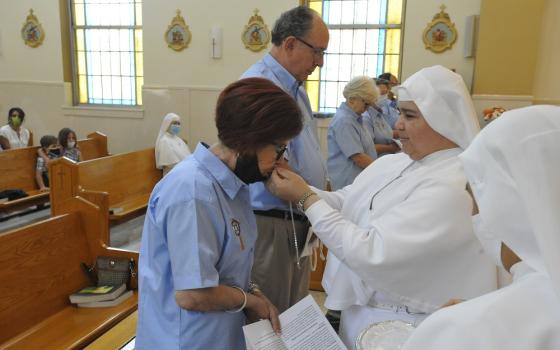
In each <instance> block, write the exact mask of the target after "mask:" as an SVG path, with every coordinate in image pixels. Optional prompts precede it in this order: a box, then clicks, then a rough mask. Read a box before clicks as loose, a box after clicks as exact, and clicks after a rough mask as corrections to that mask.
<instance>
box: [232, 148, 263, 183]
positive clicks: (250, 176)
mask: <svg viewBox="0 0 560 350" xmlns="http://www.w3.org/2000/svg"><path fill="white" fill-rule="evenodd" d="M233 173H234V174H235V175H237V177H238V178H239V179H241V181H243V182H244V183H246V184H252V183H254V182H259V181H265V180H267V179H268V176H264V175H263V174H261V171H260V170H259V160H258V159H257V155H256V154H255V155H245V156H239V157H237V162H236V163H235V169H234V170H233Z"/></svg>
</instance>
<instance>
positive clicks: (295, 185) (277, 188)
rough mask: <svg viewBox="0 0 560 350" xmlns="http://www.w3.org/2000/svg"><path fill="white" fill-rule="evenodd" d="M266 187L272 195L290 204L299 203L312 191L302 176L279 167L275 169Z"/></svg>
mask: <svg viewBox="0 0 560 350" xmlns="http://www.w3.org/2000/svg"><path fill="white" fill-rule="evenodd" d="M266 186H267V188H268V190H269V191H270V193H272V194H273V195H275V196H277V197H279V198H281V199H283V200H286V201H290V202H297V201H298V200H299V199H300V198H301V197H303V195H304V194H305V193H306V192H308V191H309V190H310V188H309V186H308V185H307V183H305V180H304V179H303V178H302V177H301V176H299V175H298V174H296V173H294V172H292V171H290V170H286V169H283V168H279V167H277V168H276V169H274V171H273V172H272V175H271V176H270V179H269V180H268V181H267V183H266Z"/></svg>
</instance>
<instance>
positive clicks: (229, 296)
mask: <svg viewBox="0 0 560 350" xmlns="http://www.w3.org/2000/svg"><path fill="white" fill-rule="evenodd" d="M215 121H216V128H217V130H218V139H219V142H218V143H217V144H214V145H213V146H208V145H206V144H204V143H201V144H199V145H198V146H197V148H196V150H195V152H194V154H193V155H192V156H191V157H189V158H187V159H185V161H183V162H181V163H180V164H178V165H177V166H176V167H175V169H174V170H173V171H172V172H170V173H169V174H168V175H167V176H165V177H164V178H163V179H162V180H161V181H160V182H159V183H158V184H157V185H156V187H155V188H154V190H153V192H152V195H151V197H150V202H149V205H148V210H147V213H146V221H145V223H144V231H143V236H142V245H141V250H140V267H139V271H140V301H139V304H138V310H139V316H138V329H137V332H136V334H137V338H136V349H138V350H143V349H245V340H244V336H243V330H242V327H243V325H245V324H246V322H247V317H248V318H249V321H255V320H258V319H269V320H270V321H271V322H272V327H273V329H274V330H275V331H279V330H280V325H279V320H278V311H277V309H276V307H274V306H273V305H272V304H271V303H270V301H269V300H268V299H267V298H266V297H265V296H264V295H263V294H262V293H261V292H260V291H259V290H258V289H257V288H256V287H255V286H254V285H252V284H251V283H250V281H249V278H250V275H251V267H252V265H253V251H254V245H255V241H256V238H257V226H256V222H255V215H254V214H253V210H252V207H251V201H250V195H249V184H251V183H254V182H259V181H264V180H265V179H267V178H268V176H269V175H270V173H271V172H272V171H273V169H274V168H275V167H276V166H277V164H278V163H279V161H280V158H282V155H283V153H284V151H285V150H286V144H287V142H288V141H289V140H290V139H291V138H293V137H295V136H296V135H298V134H299V132H300V131H301V129H302V116H301V112H300V110H299V107H298V106H297V104H296V102H295V101H294V100H293V98H291V97H290V96H289V95H288V94H286V93H285V92H284V91H283V90H282V89H280V88H279V87H277V86H276V85H274V84H273V83H272V82H270V81H269V80H266V79H261V78H249V79H242V80H239V81H237V82H235V83H232V84H230V85H229V86H228V87H226V88H225V90H224V91H222V93H221V94H220V96H219V98H218V102H217V106H216V119H215Z"/></svg>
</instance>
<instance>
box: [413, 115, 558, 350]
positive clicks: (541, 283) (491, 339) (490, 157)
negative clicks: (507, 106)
mask: <svg viewBox="0 0 560 350" xmlns="http://www.w3.org/2000/svg"><path fill="white" fill-rule="evenodd" d="M559 139H560V108H559V107H553V106H533V107H528V108H523V109H519V110H513V111H509V112H506V113H504V114H503V115H502V117H500V118H499V119H498V120H496V121H494V122H492V124H490V125H489V126H487V127H486V128H485V129H484V130H483V131H482V132H481V133H480V135H479V137H477V138H476V139H475V140H474V141H473V144H472V145H471V147H469V148H468V149H467V151H465V152H464V154H463V155H461V160H462V161H463V163H464V167H465V171H466V173H467V176H468V179H469V182H470V183H471V187H472V189H473V194H474V196H475V198H476V200H477V203H478V206H479V210H480V214H479V215H481V219H482V221H483V226H484V227H485V231H486V234H488V232H492V233H493V235H494V237H492V238H494V239H497V240H499V241H503V242H504V243H505V244H506V245H507V246H508V247H510V249H511V250H512V251H513V252H515V253H516V254H517V255H518V256H519V257H520V258H521V259H522V260H523V261H522V262H520V263H517V264H516V265H514V266H513V267H512V268H511V272H512V274H513V276H514V281H513V283H512V284H511V285H509V286H507V287H505V288H503V289H500V290H498V291H495V292H492V293H490V294H487V295H484V296H481V297H478V298H475V299H473V300H469V301H466V302H463V303H461V304H458V305H455V306H452V307H448V308H444V309H442V310H440V311H438V312H436V313H434V314H433V315H432V316H430V317H429V318H427V319H426V320H425V321H424V322H423V323H422V324H421V325H420V327H419V328H418V329H417V330H416V331H415V332H414V333H413V334H412V336H411V338H410V339H409V340H408V341H407V343H406V344H405V347H404V349H406V350H423V349H430V350H444V349H445V350H447V349H456V350H471V349H477V350H491V349H508V350H526V349H539V350H556V349H560V234H559V233H560V217H559V215H558V214H559V213H560V182H559V181H558V179H560V161H559V159H560V145H559V144H558V140H559ZM486 238H488V237H486Z"/></svg>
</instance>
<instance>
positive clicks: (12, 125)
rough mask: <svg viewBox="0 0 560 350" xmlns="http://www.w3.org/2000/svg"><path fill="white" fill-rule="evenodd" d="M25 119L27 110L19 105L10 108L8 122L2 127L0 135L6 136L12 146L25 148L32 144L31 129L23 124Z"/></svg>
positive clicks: (13, 147)
mask: <svg viewBox="0 0 560 350" xmlns="http://www.w3.org/2000/svg"><path fill="white" fill-rule="evenodd" d="M24 119H25V112H24V111H23V110H22V109H21V108H18V107H14V108H10V111H9V112H8V124H7V125H4V126H3V127H1V128H0V136H4V137H5V138H7V139H8V141H9V143H10V148H11V149H15V148H23V147H27V146H29V145H30V141H31V140H30V137H29V135H30V133H29V130H27V129H26V128H24V127H23V126H21V125H22V124H23V121H24Z"/></svg>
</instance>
